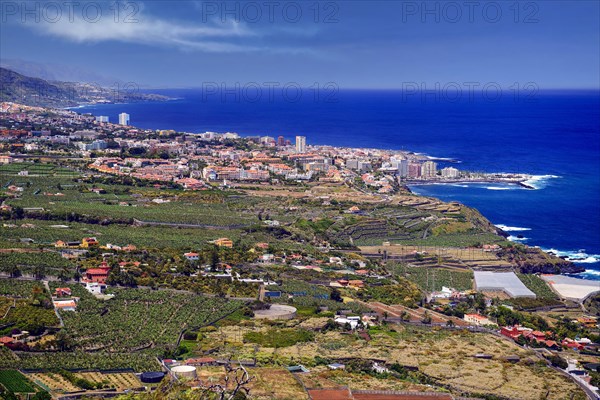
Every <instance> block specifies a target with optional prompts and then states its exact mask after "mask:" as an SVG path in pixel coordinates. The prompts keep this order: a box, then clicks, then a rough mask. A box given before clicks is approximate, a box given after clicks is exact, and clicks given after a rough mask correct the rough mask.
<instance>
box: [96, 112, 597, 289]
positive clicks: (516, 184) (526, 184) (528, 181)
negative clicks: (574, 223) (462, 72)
mask: <svg viewBox="0 0 600 400" xmlns="http://www.w3.org/2000/svg"><path fill="white" fill-rule="evenodd" d="M124 104H127V103H124ZM104 105H106V106H110V105H111V104H106V103H104V104H94V105H93V106H98V108H101V107H100V106H104ZM224 129H226V128H224ZM231 130H233V131H236V128H235V127H233V128H231ZM223 131H225V130H223ZM240 136H241V137H245V136H253V135H251V134H247V135H245V134H243V133H241V134H240ZM321 146H322V147H338V148H348V147H351V146H344V145H335V144H332V145H326V144H319V145H317V146H316V147H321ZM352 147H354V148H364V149H376V150H384V151H391V152H396V151H397V152H405V153H410V154H414V155H417V156H419V157H423V158H424V159H428V160H432V161H440V162H447V163H451V164H454V163H460V161H459V160H458V159H456V158H445V157H435V156H430V155H428V154H432V153H429V152H428V153H425V152H416V151H408V150H406V149H402V150H401V149H399V148H397V149H394V147H390V146H387V147H379V146H377V145H375V146H372V145H366V146H352ZM436 153H437V154H439V153H440V151H437V152H433V154H436ZM442 153H443V152H442ZM542 173H543V172H542ZM561 175H562V173H561ZM547 178H559V177H558V176H554V175H525V174H522V176H521V177H520V178H517V179H496V178H492V177H490V178H487V179H486V178H482V179H464V178H462V179H448V180H441V179H440V180H427V181H422V180H411V181H404V182H401V185H403V186H404V187H405V188H407V189H408V185H411V186H425V185H471V184H472V185H477V184H491V185H494V184H496V185H510V186H513V190H514V189H517V188H518V189H523V190H529V191H533V190H538V189H542V188H543V187H544V186H545V185H544V184H543V183H541V182H540V181H542V180H544V179H547ZM537 182H540V183H539V184H536V183H537ZM489 189H490V190H503V189H504V188H489ZM506 189H509V188H506ZM409 191H410V190H409ZM410 192H411V193H412V191H410ZM524 193H525V192H524ZM429 197H436V196H429ZM473 208H475V209H478V207H477V206H473ZM499 222H502V220H500V221H499ZM504 233H505V234H506V232H504ZM509 236H510V234H506V237H509ZM575 246H577V245H575ZM550 247H554V248H560V249H563V248H571V249H577V248H578V247H574V246H573V245H572V244H571V245H570V246H569V247H566V246H563V247H561V244H560V243H557V244H552V243H551V244H549V245H548V244H546V245H545V247H541V248H542V250H543V251H544V252H546V253H551V252H550V251H549V250H547V248H550ZM582 247H587V246H585V245H583V246H582ZM555 256H556V257H557V258H561V259H563V260H566V261H570V260H568V258H565V257H561V256H558V255H555ZM576 264H577V265H578V266H581V264H579V263H576ZM582 268H583V267H582ZM593 271H597V270H595V269H594V270H593ZM590 275H591V274H589V275H588V276H590ZM580 279H586V280H592V279H588V278H587V277H580Z"/></svg>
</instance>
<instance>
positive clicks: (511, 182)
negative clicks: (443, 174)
mask: <svg viewBox="0 0 600 400" xmlns="http://www.w3.org/2000/svg"><path fill="white" fill-rule="evenodd" d="M531 178H533V176H530V177H528V178H527V179H515V180H511V179H501V178H496V179H495V178H489V179H444V180H441V179H439V180H428V181H423V180H411V181H403V182H402V183H403V185H412V186H425V185H452V184H463V185H468V184H486V183H490V184H494V183H501V184H506V185H518V186H521V187H523V188H524V189H528V190H536V188H535V187H534V186H531V185H528V184H527V183H526V182H527V181H528V180H530V179H531ZM411 193H412V191H411Z"/></svg>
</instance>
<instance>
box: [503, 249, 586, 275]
mask: <svg viewBox="0 0 600 400" xmlns="http://www.w3.org/2000/svg"><path fill="white" fill-rule="evenodd" d="M499 256H500V257H501V258H503V259H505V260H507V261H510V262H513V263H515V264H516V265H517V266H518V267H519V269H520V270H521V272H522V273H525V274H535V273H541V274H565V273H567V274H573V273H578V272H584V271H585V268H582V267H580V266H577V265H575V264H573V263H572V262H571V261H567V260H564V259H562V258H559V257H556V256H554V255H552V254H548V253H545V252H544V251H542V250H540V249H538V248H535V247H528V248H525V247H522V246H518V247H517V246H515V247H512V248H507V249H504V250H502V251H501V252H500V253H499Z"/></svg>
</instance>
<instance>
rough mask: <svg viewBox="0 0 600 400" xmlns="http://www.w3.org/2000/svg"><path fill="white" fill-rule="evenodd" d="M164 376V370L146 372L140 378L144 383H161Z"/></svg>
mask: <svg viewBox="0 0 600 400" xmlns="http://www.w3.org/2000/svg"><path fill="white" fill-rule="evenodd" d="M164 377H165V373H164V372H144V373H143V374H142V376H141V377H140V380H141V381H142V382H144V383H159V382H160V381H162V380H163V378H164Z"/></svg>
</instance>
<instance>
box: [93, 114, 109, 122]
mask: <svg viewBox="0 0 600 400" xmlns="http://www.w3.org/2000/svg"><path fill="white" fill-rule="evenodd" d="M96 122H108V117H107V116H105V115H99V116H97V117H96Z"/></svg>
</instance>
